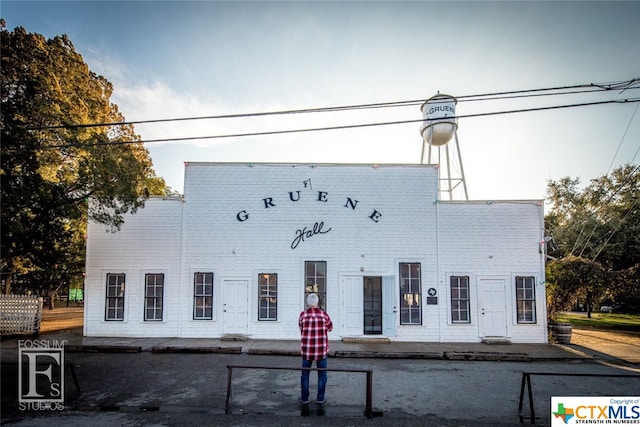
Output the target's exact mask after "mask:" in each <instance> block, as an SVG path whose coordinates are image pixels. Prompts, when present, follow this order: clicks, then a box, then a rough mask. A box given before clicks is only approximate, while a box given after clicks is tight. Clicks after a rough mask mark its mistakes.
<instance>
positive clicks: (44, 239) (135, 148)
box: [0, 21, 166, 293]
mask: <svg viewBox="0 0 640 427" xmlns="http://www.w3.org/2000/svg"><path fill="white" fill-rule="evenodd" d="M0 26H1V27H2V31H1V36H2V70H1V71H2V92H1V96H2V117H1V122H0V128H1V132H2V157H1V160H0V179H1V193H0V195H1V197H2V213H1V226H2V230H1V233H2V234H1V239H2V242H1V243H2V261H1V267H2V272H3V273H4V277H3V279H4V280H5V293H8V292H9V290H10V286H11V277H12V274H13V273H15V272H22V273H29V274H31V275H32V276H33V277H34V280H40V281H51V280H56V279H54V278H53V277H52V276H53V275H54V274H56V273H55V272H56V271H58V272H61V273H57V274H58V275H60V274H64V275H73V277H75V278H76V279H77V278H78V277H80V276H81V274H82V264H83V262H79V259H78V257H79V256H80V258H83V257H84V255H83V253H84V244H83V238H84V236H85V233H86V222H87V219H88V218H90V219H92V220H94V221H98V222H100V223H103V224H107V225H110V226H111V227H112V228H113V229H114V230H117V229H118V228H119V227H120V226H121V224H122V222H123V217H124V215H125V214H126V213H129V212H130V213H135V212H136V210H137V209H138V208H140V207H142V206H144V201H145V200H146V199H147V198H148V196H149V195H150V194H164V191H165V187H166V185H165V183H164V180H163V179H161V178H158V177H157V176H156V175H155V172H154V170H153V164H152V161H151V158H150V157H149V153H148V151H147V150H146V148H145V147H144V146H143V144H142V143H141V142H140V137H139V136H138V135H136V134H135V132H134V129H133V126H131V125H109V123H122V122H124V121H125V119H124V117H123V115H122V114H121V113H120V112H119V111H118V107H117V106H116V105H114V104H112V103H111V102H110V97H111V94H112V92H113V87H112V85H111V83H109V82H108V81H107V80H106V79H105V78H104V77H102V76H99V75H96V74H95V73H93V72H92V71H90V70H89V67H88V66H87V64H86V63H85V62H84V60H83V58H82V56H81V55H80V54H78V53H77V52H76V51H75V48H74V46H73V44H72V42H71V41H70V40H69V38H68V37H67V36H65V35H62V36H57V37H54V38H52V39H45V38H44V37H43V36H42V35H39V34H35V33H28V32H27V31H26V30H25V29H24V28H21V27H18V28H16V29H15V30H14V31H12V32H10V31H7V30H6V29H5V25H4V21H2V22H1V23H0ZM89 124H92V126H85V125H89ZM94 124H103V125H100V126H95V125H94Z"/></svg>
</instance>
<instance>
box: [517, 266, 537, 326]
mask: <svg viewBox="0 0 640 427" xmlns="http://www.w3.org/2000/svg"><path fill="white" fill-rule="evenodd" d="M516 305H517V311H518V323H536V290H535V280H534V278H533V277H516Z"/></svg>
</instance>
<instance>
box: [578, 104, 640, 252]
mask: <svg viewBox="0 0 640 427" xmlns="http://www.w3.org/2000/svg"><path fill="white" fill-rule="evenodd" d="M638 106H640V104H636V108H635V109H634V110H633V114H632V115H631V118H630V119H629V123H627V127H626V129H625V130H624V133H623V134H622V138H620V143H619V144H618V148H617V149H616V152H615V154H614V155H613V158H612V159H611V163H610V164H609V168H608V169H607V175H609V172H610V171H611V168H612V167H613V163H614V161H615V159H616V157H617V156H618V152H619V151H620V147H621V146H622V143H623V142H624V139H625V137H626V136H627V132H629V128H630V127H631V123H633V119H634V118H635V116H636V113H637V112H638ZM636 153H637V152H636ZM633 158H634V159H635V155H634V156H633ZM631 162H632V163H633V159H632V161H631ZM584 225H586V223H585V224H583V229H582V230H581V231H580V235H582V231H584ZM597 228H598V224H597V223H596V224H594V226H593V229H592V230H591V234H589V237H587V239H586V240H585V242H584V245H583V246H582V250H581V251H580V255H579V256H582V254H583V253H584V251H585V250H586V249H587V245H588V244H589V242H590V241H591V238H592V237H593V235H594V234H595V232H596V229H597ZM580 235H579V236H578V238H579V237H580ZM578 240H579V239H576V243H575V245H577V244H578ZM607 241H608V240H607ZM575 245H574V249H575ZM601 251H602V249H601ZM571 252H573V250H572V251H571ZM598 253H600V252H598ZM596 256H597V255H596ZM594 260H595V258H594Z"/></svg>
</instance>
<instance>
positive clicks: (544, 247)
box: [538, 201, 549, 344]
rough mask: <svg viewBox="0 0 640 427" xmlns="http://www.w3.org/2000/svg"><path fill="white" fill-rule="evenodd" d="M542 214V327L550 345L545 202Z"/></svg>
mask: <svg viewBox="0 0 640 427" xmlns="http://www.w3.org/2000/svg"><path fill="white" fill-rule="evenodd" d="M538 210H539V212H540V216H539V221H540V248H541V250H540V251H539V252H540V284H541V285H542V297H543V298H542V326H543V328H544V329H543V330H544V342H545V344H548V343H549V334H548V333H547V280H546V272H545V267H546V262H547V242H546V240H545V235H544V201H542V202H539V203H538Z"/></svg>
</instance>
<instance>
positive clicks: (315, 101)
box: [1, 0, 640, 200]
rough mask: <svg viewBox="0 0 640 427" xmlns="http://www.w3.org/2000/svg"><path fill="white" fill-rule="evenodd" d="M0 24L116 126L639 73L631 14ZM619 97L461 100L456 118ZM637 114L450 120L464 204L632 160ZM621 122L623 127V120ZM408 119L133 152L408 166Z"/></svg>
mask: <svg viewBox="0 0 640 427" xmlns="http://www.w3.org/2000/svg"><path fill="white" fill-rule="evenodd" d="M1 16H2V17H3V18H4V19H5V20H6V22H7V27H8V28H9V29H13V28H15V27H16V26H22V27H25V28H26V29H27V30H28V31H30V32H36V33H40V34H43V35H45V36H47V37H53V36H55V35H59V34H67V35H68V36H69V38H70V39H71V40H72V41H73V43H74V44H75V46H76V49H77V50H78V52H79V53H80V54H82V56H83V57H84V59H85V61H86V62H87V63H88V64H89V67H90V68H91V69H92V70H93V71H95V72H97V73H98V74H102V75H104V76H105V77H106V78H107V79H108V80H109V81H111V82H112V83H113V84H114V87H115V91H114V94H113V96H112V101H113V102H114V103H116V104H118V106H119V107H120V110H121V111H122V112H123V114H124V115H125V117H126V118H127V119H128V120H146V119H162V118H176V117H193V116H208V115H219V114H231V113H248V112H260V111H273V110H290V109H301V108H311V107H331V106H341V105H353V104H363V103H376V102H388V101H406V100H420V99H424V100H426V99H428V98H430V97H431V96H433V95H435V94H436V93H437V92H438V91H440V92H442V93H447V94H451V95H454V96H466V95H474V94H483V93H494V92H502V91H516V90H527V89H538V88H547V87H558V86H566V85H574V84H583V83H606V82H613V81H620V80H628V79H632V78H637V77H640V25H638V22H639V20H640V2H635V1H632V2H577V1H572V2H402V1H394V2H269V1H264V2H209V1H200V2H186V1H182V2H169V1H166V2H151V1H140V2H135V1H133V2H124V1H123V2H106V1H105V2H100V1H85V2H71V1H64V2H57V1H47V2H33V1H20V2H14V1H6V0H5V1H3V2H2V5H1ZM638 97H640V90H638V89H636V90H627V91H625V92H624V93H620V92H619V91H610V92H607V93H597V94H584V95H562V96H554V97H541V98H524V99H511V100H501V101H492V102H489V101H484V102H459V103H458V105H457V111H456V112H457V114H458V115H467V114H475V113H483V112H491V111H503V110H512V109H520V108H531V107H544V106H554V105H563V104H573V103H579V102H592V101H602V100H607V99H622V98H636V99H637V98H638ZM637 105H638V104H637V103H627V104H620V105H618V104H615V105H602V106H591V107H579V108H572V109H561V110H549V111H541V112H527V113H519V114H505V115H495V116H485V117H476V118H466V119H460V121H459V128H458V140H459V145H460V151H461V155H462V161H463V165H464V171H465V178H466V183H467V188H468V192H469V198H470V199H493V200H496V199H540V198H544V195H545V190H546V185H547V180H549V179H554V180H557V179H559V178H561V177H564V176H571V177H579V178H581V180H582V181H583V183H585V184H586V183H588V182H589V180H590V179H592V178H596V177H598V176H601V175H603V174H605V173H607V171H608V170H609V168H610V166H611V165H612V166H613V167H616V166H620V165H622V164H625V163H629V162H633V163H635V164H638V163H639V162H640V155H639V154H638V150H639V149H640V112H638V113H637V114H635V116H634V112H635V111H636V106H637ZM421 117H422V116H421V112H420V109H419V105H413V106H409V107H404V108H394V109H376V110H370V109H368V110H359V111H351V112H342V113H339V114H338V113H323V114H305V115H288V116H268V117H261V118H251V119H233V120H215V121H214V120H200V121H190V122H177V123H176V122H172V123H161V124H141V125H137V126H136V130H137V132H138V133H139V134H140V135H141V136H142V138H143V139H162V138H172V137H185V136H206V135H217V134H228V133H245V132H255V131H268V130H277V129H296V128H309V127H324V126H333V125H343V124H358V123H371V122H383V121H394V120H419V119H421ZM632 118H633V119H632ZM419 128H420V124H419V123H411V124H404V125H396V126H385V127H373V128H364V129H349V130H340V131H325V132H312V133H294V134H284V135H270V136H260V137H255V136H254V137H245V138H228V139H207V140H193V141H186V142H185V141H182V142H164V143H163V142H159V143H150V144H148V145H147V147H148V149H149V151H150V153H151V157H152V159H153V162H154V165H155V169H156V172H157V173H158V175H160V176H162V177H164V178H165V179H166V180H167V183H168V184H169V185H170V186H171V187H173V188H174V189H176V190H178V191H182V187H183V174H184V167H183V164H184V162H185V161H186V162H188V161H212V162H308V163H323V162H330V163H419V162H420V154H421V149H422V139H421V136H420V133H419Z"/></svg>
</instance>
